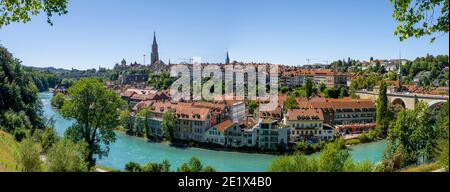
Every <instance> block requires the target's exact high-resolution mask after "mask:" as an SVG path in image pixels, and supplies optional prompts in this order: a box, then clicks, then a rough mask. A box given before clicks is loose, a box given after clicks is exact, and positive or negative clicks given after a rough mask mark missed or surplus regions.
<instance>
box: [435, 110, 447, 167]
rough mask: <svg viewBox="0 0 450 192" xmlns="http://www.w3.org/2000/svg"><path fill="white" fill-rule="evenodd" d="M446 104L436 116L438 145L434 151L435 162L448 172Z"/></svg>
mask: <svg viewBox="0 0 450 192" xmlns="http://www.w3.org/2000/svg"><path fill="white" fill-rule="evenodd" d="M448 107H449V106H448V102H446V103H445V104H444V105H443V106H442V108H441V110H440V112H439V114H438V116H437V122H436V124H437V128H438V134H439V136H438V137H439V145H438V148H437V150H436V152H437V160H438V163H439V164H440V165H441V166H443V167H444V168H445V169H446V170H447V171H448V164H449V163H448V157H449V154H448V152H449V148H448V146H449V142H448V141H449V131H448V129H449V123H448V117H449V113H448Z"/></svg>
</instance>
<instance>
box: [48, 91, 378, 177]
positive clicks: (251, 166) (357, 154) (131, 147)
mask: <svg viewBox="0 0 450 192" xmlns="http://www.w3.org/2000/svg"><path fill="white" fill-rule="evenodd" d="M39 95H40V98H41V100H42V104H43V111H44V116H46V117H47V118H50V117H53V119H54V120H55V129H56V131H57V133H58V134H59V135H61V136H62V135H63V134H64V131H65V130H66V129H67V128H68V127H69V126H71V125H72V122H73V121H72V120H70V119H64V118H63V117H62V116H61V115H60V114H59V113H58V112H57V111H55V110H54V109H53V108H52V107H51V105H50V99H51V98H52V93H50V92H44V93H40V94H39ZM116 136H117V140H116V142H115V143H113V144H111V146H110V151H109V155H108V157H104V158H103V159H99V160H98V161H97V164H99V165H101V166H105V167H110V168H115V169H121V170H122V169H123V168H124V166H125V164H126V163H128V162H130V161H134V162H137V163H142V164H144V163H147V162H149V161H153V162H161V161H163V160H165V159H167V160H169V161H170V163H171V167H172V168H176V167H179V166H180V165H181V164H182V163H183V162H186V161H188V160H189V159H190V158H191V157H192V156H196V157H198V158H199V159H200V160H201V161H202V162H203V163H204V164H206V165H212V166H214V167H215V168H216V169H218V170H219V171H225V172H263V171H266V170H267V167H268V165H269V164H270V162H271V161H272V160H273V159H274V158H275V157H276V156H274V155H264V154H249V153H238V152H225V151H214V150H207V149H199V148H176V147H171V146H169V145H167V144H161V143H150V142H147V141H146V140H145V139H143V138H137V137H131V136H127V135H125V134H122V133H117V135H116ZM385 147H386V142H385V141H380V142H374V143H370V144H361V145H357V146H355V147H351V154H352V158H353V160H356V161H363V160H371V161H373V162H378V161H379V160H380V159H381V157H382V154H383V151H384V149H385Z"/></svg>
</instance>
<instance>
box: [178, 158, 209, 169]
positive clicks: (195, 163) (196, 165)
mask: <svg viewBox="0 0 450 192" xmlns="http://www.w3.org/2000/svg"><path fill="white" fill-rule="evenodd" d="M177 171H178V172H216V169H215V168H214V167H211V166H203V164H202V162H200V160H199V159H198V158H197V157H192V158H191V159H190V160H189V161H188V162H186V163H183V164H182V165H181V167H179V168H178V169H177Z"/></svg>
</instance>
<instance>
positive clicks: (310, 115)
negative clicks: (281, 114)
mask: <svg viewBox="0 0 450 192" xmlns="http://www.w3.org/2000/svg"><path fill="white" fill-rule="evenodd" d="M288 120H289V121H296V120H321V121H323V120H324V117H323V112H322V110H320V109H319V110H318V109H290V110H288Z"/></svg>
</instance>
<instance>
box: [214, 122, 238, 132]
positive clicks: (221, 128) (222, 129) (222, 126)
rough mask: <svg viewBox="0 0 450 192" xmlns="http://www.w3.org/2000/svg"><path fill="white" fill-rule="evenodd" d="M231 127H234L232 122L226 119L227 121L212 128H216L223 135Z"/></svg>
mask: <svg viewBox="0 0 450 192" xmlns="http://www.w3.org/2000/svg"><path fill="white" fill-rule="evenodd" d="M233 125H234V123H233V121H232V120H231V119H227V120H225V121H223V122H222V123H219V124H217V125H215V126H214V127H216V128H217V129H218V130H219V131H220V132H221V133H224V132H225V130H227V129H228V128H230V127H231V126H233Z"/></svg>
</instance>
